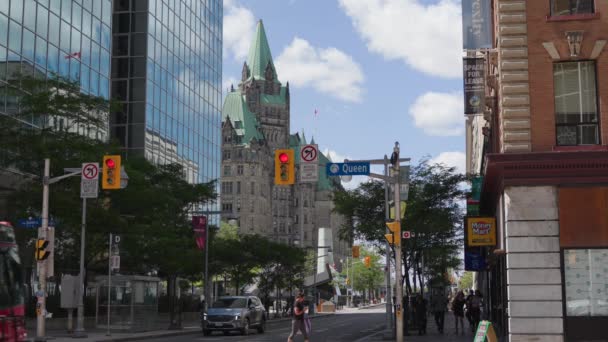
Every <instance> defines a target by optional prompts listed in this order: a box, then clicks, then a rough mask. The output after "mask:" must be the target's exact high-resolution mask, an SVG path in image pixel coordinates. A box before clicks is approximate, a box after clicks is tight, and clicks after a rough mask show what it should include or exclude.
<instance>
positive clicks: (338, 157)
mask: <svg viewBox="0 0 608 342" xmlns="http://www.w3.org/2000/svg"><path fill="white" fill-rule="evenodd" d="M323 154H324V155H325V156H326V157H327V158H329V159H330V160H331V161H332V162H334V163H343V162H344V159H352V158H351V157H349V156H346V155H343V154H340V153H338V152H336V151H334V150H330V149H328V148H326V149H324V150H323ZM343 179H344V178H342V177H340V182H341V183H342V186H343V187H344V188H345V189H347V190H354V189H356V188H358V187H359V185H361V183H363V182H367V181H368V180H369V178H368V177H363V176H354V177H351V180H350V181H348V182H345V181H344V180H343Z"/></svg>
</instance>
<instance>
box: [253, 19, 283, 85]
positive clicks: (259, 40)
mask: <svg viewBox="0 0 608 342" xmlns="http://www.w3.org/2000/svg"><path fill="white" fill-rule="evenodd" d="M269 63H270V66H271V68H272V75H273V78H274V80H275V81H278V79H277V72H276V70H275V67H274V62H273V61H272V54H271V53H270V47H269V46H268V39H267V38H266V31H265V30H264V24H263V23H262V20H261V19H260V21H258V26H257V29H256V32H255V37H254V38H253V42H251V47H250V48H249V57H248V58H247V65H248V66H249V70H250V75H251V76H254V77H257V78H258V79H264V78H265V77H264V76H265V71H266V67H267V66H268V64H269Z"/></svg>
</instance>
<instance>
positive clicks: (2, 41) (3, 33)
mask: <svg viewBox="0 0 608 342" xmlns="http://www.w3.org/2000/svg"><path fill="white" fill-rule="evenodd" d="M7 43H8V17H6V16H4V15H2V14H0V45H4V46H7V45H8V44H7Z"/></svg>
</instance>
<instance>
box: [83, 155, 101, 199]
mask: <svg viewBox="0 0 608 342" xmlns="http://www.w3.org/2000/svg"><path fill="white" fill-rule="evenodd" d="M98 179H99V163H83V164H82V172H81V176H80V197H81V198H97V195H98V193H99V181H98Z"/></svg>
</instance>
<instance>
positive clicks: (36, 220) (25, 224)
mask: <svg viewBox="0 0 608 342" xmlns="http://www.w3.org/2000/svg"><path fill="white" fill-rule="evenodd" d="M56 225H57V224H56V223H55V220H54V219H52V218H50V219H49V227H55V226H56ZM17 227H20V228H39V227H42V218H40V217H28V218H26V219H18V220H17Z"/></svg>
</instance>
